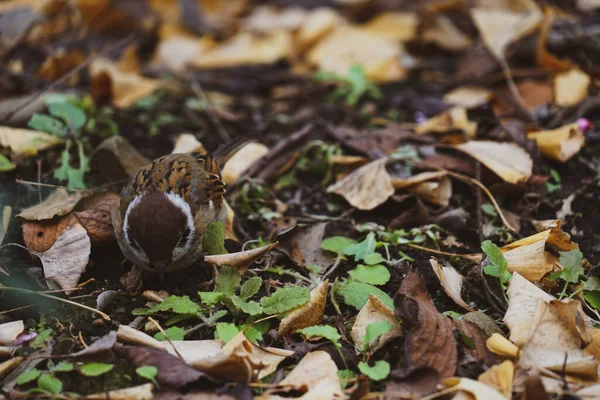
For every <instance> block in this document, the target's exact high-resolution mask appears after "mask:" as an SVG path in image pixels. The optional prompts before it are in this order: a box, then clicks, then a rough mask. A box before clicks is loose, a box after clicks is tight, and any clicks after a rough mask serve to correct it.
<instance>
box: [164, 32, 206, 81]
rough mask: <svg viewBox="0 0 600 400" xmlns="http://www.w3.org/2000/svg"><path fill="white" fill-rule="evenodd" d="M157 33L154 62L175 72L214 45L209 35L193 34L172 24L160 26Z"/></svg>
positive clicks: (182, 68) (181, 69)
mask: <svg viewBox="0 0 600 400" xmlns="http://www.w3.org/2000/svg"><path fill="white" fill-rule="evenodd" d="M159 35H160V43H159V44H158V46H157V47H156V51H155V53H154V62H156V63H157V64H160V65H165V66H166V67H167V68H169V69H170V70H171V71H175V72H181V71H183V70H184V69H185V68H186V67H187V66H188V65H189V64H191V63H193V61H194V60H196V59H198V58H200V57H201V56H202V54H204V53H206V52H207V51H208V50H210V49H212V48H213V47H214V46H215V45H216V43H215V41H214V39H213V38H212V37H210V36H202V37H197V36H193V35H190V34H189V33H187V32H185V31H183V30H181V29H176V28H174V27H173V26H172V25H163V26H161V29H160V33H159Z"/></svg>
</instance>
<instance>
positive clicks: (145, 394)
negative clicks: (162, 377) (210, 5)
mask: <svg viewBox="0 0 600 400" xmlns="http://www.w3.org/2000/svg"><path fill="white" fill-rule="evenodd" d="M153 388H154V386H153V385H152V384H151V383H145V384H143V385H138V386H133V387H128V388H125V389H115V390H109V391H107V392H102V393H95V394H88V395H87V396H83V397H80V398H82V399H90V400H104V399H107V398H108V399H111V400H143V399H151V398H152V396H153V395H152V389H153Z"/></svg>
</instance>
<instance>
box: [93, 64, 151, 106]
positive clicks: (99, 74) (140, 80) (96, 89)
mask: <svg viewBox="0 0 600 400" xmlns="http://www.w3.org/2000/svg"><path fill="white" fill-rule="evenodd" d="M90 75H91V77H92V95H93V96H94V97H104V96H107V97H108V98H110V99H112V103H113V104H114V105H115V106H117V107H119V108H125V107H129V106H131V105H132V104H133V103H135V102H136V101H138V100H139V99H141V98H143V97H146V96H149V95H150V94H152V93H153V92H154V91H156V90H157V89H158V88H159V87H160V83H159V82H158V81H157V80H154V79H149V78H145V77H143V76H141V75H139V74H138V73H137V72H126V71H123V70H121V69H120V68H119V65H118V64H117V63H115V62H114V61H111V60H109V59H108V58H104V57H98V58H96V59H94V61H93V62H92V63H91V64H90Z"/></svg>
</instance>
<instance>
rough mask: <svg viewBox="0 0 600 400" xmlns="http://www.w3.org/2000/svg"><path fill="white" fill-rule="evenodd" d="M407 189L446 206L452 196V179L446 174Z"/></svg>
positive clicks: (422, 198) (434, 202)
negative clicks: (438, 178) (435, 179)
mask: <svg viewBox="0 0 600 400" xmlns="http://www.w3.org/2000/svg"><path fill="white" fill-rule="evenodd" d="M406 190H407V191H408V192H409V193H412V194H414V195H415V196H417V197H419V198H420V199H421V200H424V201H426V202H428V203H431V204H435V205H437V206H441V207H446V206H448V204H450V198H451V197H452V181H451V180H450V178H448V177H447V176H445V177H443V178H441V179H440V180H437V181H428V182H421V183H417V184H416V185H413V186H410V187H408V188H406Z"/></svg>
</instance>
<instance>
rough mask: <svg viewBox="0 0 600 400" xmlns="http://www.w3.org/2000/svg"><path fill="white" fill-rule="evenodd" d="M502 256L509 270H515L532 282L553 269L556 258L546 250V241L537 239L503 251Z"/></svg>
mask: <svg viewBox="0 0 600 400" xmlns="http://www.w3.org/2000/svg"><path fill="white" fill-rule="evenodd" d="M503 254H504V258H506V261H507V263H508V266H507V268H508V271H509V272H517V273H519V275H521V276H522V277H524V278H525V279H527V280H529V281H531V282H534V281H538V280H540V279H542V277H543V276H544V275H546V274H547V273H548V272H551V271H552V270H553V269H554V265H555V262H556V258H555V257H554V256H553V255H551V254H550V253H547V252H546V241H545V240H539V241H537V242H534V243H532V244H529V245H525V246H521V247H517V248H514V249H512V250H508V251H505V252H504V253H503Z"/></svg>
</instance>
